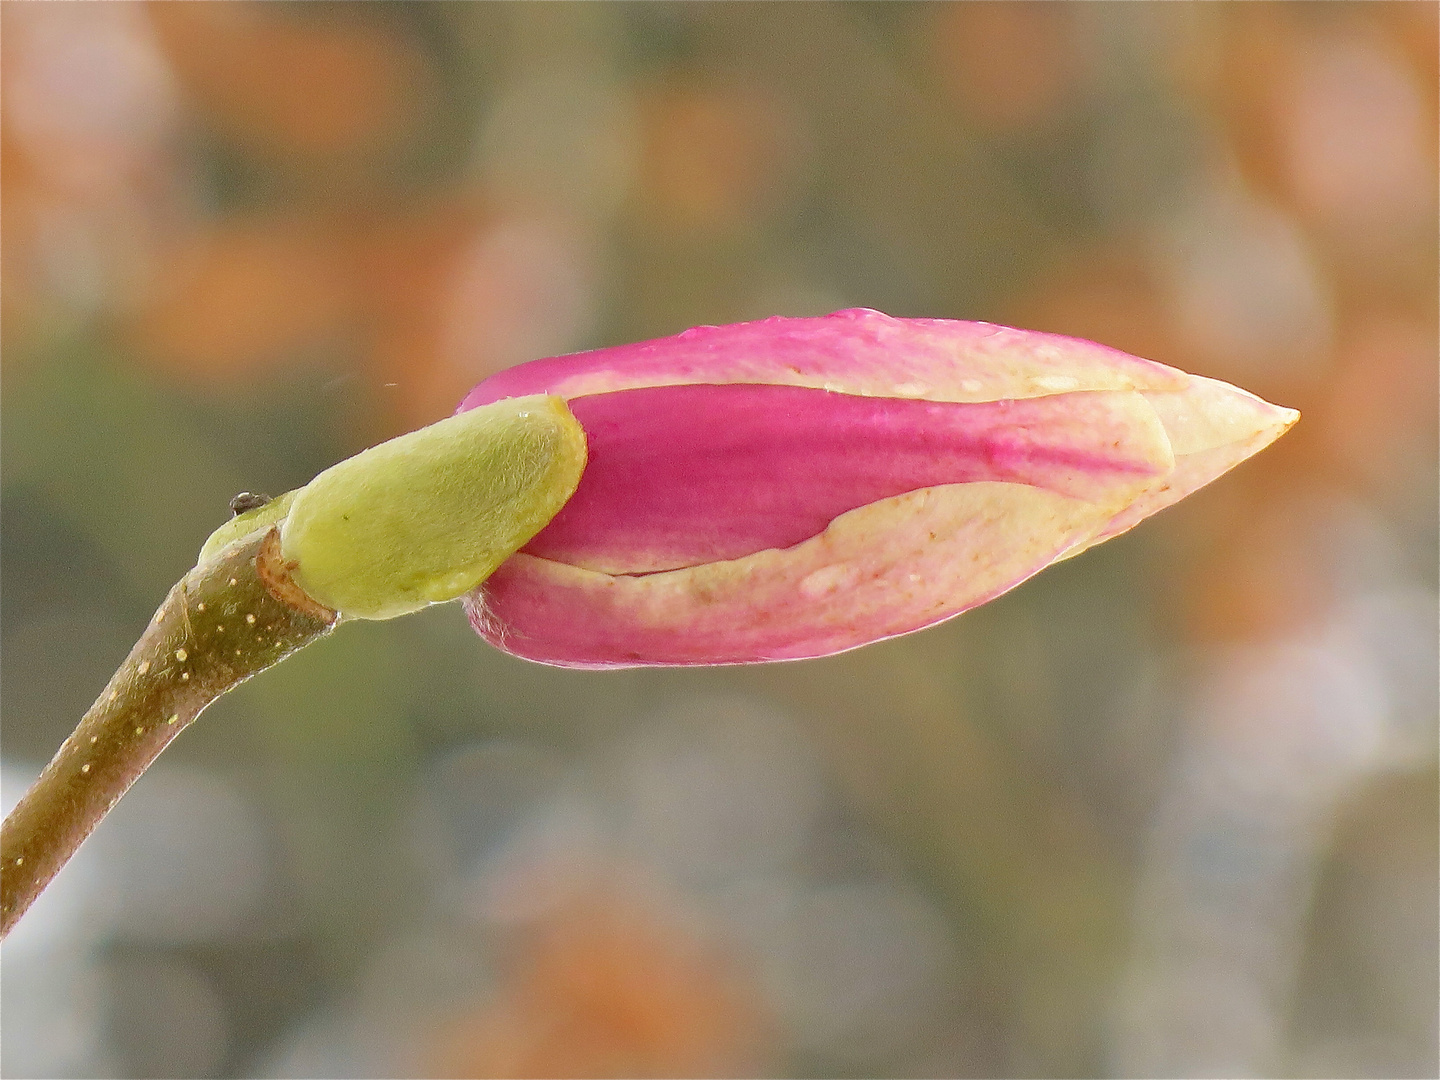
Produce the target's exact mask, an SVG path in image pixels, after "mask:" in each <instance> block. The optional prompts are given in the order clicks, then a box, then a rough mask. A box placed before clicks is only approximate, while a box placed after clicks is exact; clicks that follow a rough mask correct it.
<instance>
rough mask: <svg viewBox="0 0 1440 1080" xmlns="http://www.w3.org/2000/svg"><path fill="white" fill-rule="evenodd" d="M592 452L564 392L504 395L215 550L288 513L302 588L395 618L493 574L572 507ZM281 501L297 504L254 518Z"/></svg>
mask: <svg viewBox="0 0 1440 1080" xmlns="http://www.w3.org/2000/svg"><path fill="white" fill-rule="evenodd" d="M585 452H586V448H585V433H584V431H583V430H582V429H581V428H580V425H579V424H578V423H577V422H576V420H575V418H574V417H573V416H572V415H571V414H570V410H569V409H568V408H567V407H566V405H565V402H564V401H563V400H562V399H560V398H558V397H552V396H549V395H545V394H537V395H534V396H531V397H523V398H510V399H507V400H504V401H497V402H495V403H494V404H493V405H487V406H485V407H484V408H480V409H472V410H470V411H468V412H465V413H461V414H460V415H458V416H452V417H450V418H448V419H446V420H441V421H440V422H439V423H436V424H431V425H430V426H429V427H426V428H421V429H420V430H419V431H412V432H411V433H409V434H408V435H401V436H400V437H399V438H396V439H391V440H390V441H389V442H386V443H381V444H380V445H379V446H376V447H372V448H371V449H369V450H366V451H364V452H363V453H360V454H357V455H355V456H354V457H352V458H349V459H347V460H345V461H342V462H340V463H339V464H338V465H335V466H333V467H331V468H329V469H326V470H325V471H324V472H322V473H321V474H320V475H319V476H317V477H315V479H314V480H312V481H310V483H309V484H307V485H305V487H303V488H301V489H300V490H299V491H297V492H294V493H292V494H293V497H287V496H282V497H281V499H276V500H275V501H274V502H272V503H269V504H267V505H266V506H262V507H260V508H258V509H256V510H253V511H251V512H250V513H249V514H243V515H240V517H237V518H236V519H235V521H233V522H230V523H229V525H227V526H225V527H223V528H222V529H221V530H218V531H217V532H216V534H215V536H212V537H211V540H210V541H209V542H207V544H206V549H207V550H210V549H211V545H212V544H215V543H216V541H217V538H218V537H220V533H221V532H224V531H225V529H232V528H233V527H235V526H236V525H237V524H238V523H239V522H240V521H241V520H242V519H245V518H251V519H252V520H251V521H250V522H249V523H248V524H247V525H245V526H241V527H240V529H239V532H238V533H235V534H234V535H231V534H229V533H227V537H228V539H220V540H219V543H220V544H221V545H223V544H224V543H227V542H229V541H230V540H233V539H236V538H237V537H238V536H239V535H244V534H245V533H248V532H251V531H253V530H254V529H255V528H258V527H260V526H261V525H262V524H267V523H269V522H271V521H275V520H277V519H279V518H282V517H283V522H282V523H281V526H280V545H281V548H280V549H281V554H282V555H283V556H284V558H285V559H286V561H287V562H290V563H293V564H294V567H293V570H292V574H293V577H294V579H295V581H296V582H297V583H298V584H299V585H300V586H301V588H303V589H304V590H305V591H306V592H307V593H309V594H310V595H311V596H312V597H314V598H315V599H316V600H318V601H319V602H320V603H322V604H324V605H326V606H327V607H330V608H333V609H335V610H336V611H338V612H340V613H341V614H342V615H345V616H349V617H351V618H358V619H390V618H394V617H395V616H396V615H404V614H406V613H407V612H411V611H416V610H418V609H420V608H423V607H425V606H426V605H427V604H432V603H439V602H442V601H445V600H453V599H455V598H456V597H458V596H462V595H464V594H465V593H466V592H468V591H470V590H471V589H473V588H474V587H475V586H476V585H478V584H479V583H480V582H482V581H484V580H485V578H487V577H488V576H489V575H490V574H491V572H492V571H494V569H495V568H496V567H497V566H499V565H500V564H501V563H502V562H504V561H505V560H506V559H507V558H509V557H510V556H511V555H512V554H514V552H515V551H516V550H518V549H519V548H520V546H521V545H522V544H524V543H525V542H526V541H527V540H529V539H530V538H531V537H532V536H534V535H535V533H537V532H539V531H540V529H542V528H544V527H545V525H546V523H547V522H549V520H550V519H551V518H552V517H554V516H555V513H556V512H557V511H558V510H559V509H560V508H561V507H562V506H564V505H565V502H566V500H567V499H569V498H570V496H571V495H572V494H573V493H574V491H575V486H576V484H578V483H579V482H580V474H581V473H582V472H583V471H584V469H585ZM282 499H288V501H289V513H288V514H286V513H285V508H284V507H282V508H280V509H279V510H277V511H274V512H272V513H271V516H270V517H269V518H267V519H266V521H265V522H258V521H256V520H254V519H255V518H258V516H260V515H264V514H266V513H267V512H270V511H271V507H274V506H276V504H278V503H280V502H281V500H282ZM203 554H204V552H202V556H203Z"/></svg>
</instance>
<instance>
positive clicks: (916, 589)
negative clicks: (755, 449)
mask: <svg viewBox="0 0 1440 1080" xmlns="http://www.w3.org/2000/svg"><path fill="white" fill-rule="evenodd" d="M1138 486H1139V485H1136V486H1131V487H1128V488H1123V489H1121V488H1117V489H1116V490H1115V491H1114V492H1113V494H1112V497H1111V498H1110V499H1108V500H1106V501H1105V502H1103V503H1094V502H1088V501H1085V500H1081V499H1076V498H1071V497H1069V496H1065V495H1061V494H1058V493H1056V492H1052V491H1045V490H1043V489H1040V488H1035V487H1030V486H1027V485H1023V484H1007V483H998V482H979V483H970V484H953V485H945V486H942V487H933V488H926V489H922V490H920V491H913V492H909V493H907V494H904V495H898V496H895V497H893V498H889V499H884V500H881V501H879V502H876V503H872V504H870V505H868V506H864V507H861V508H859V509H857V510H852V511H850V512H849V513H846V514H842V515H841V516H840V517H838V518H836V519H835V521H834V522H833V523H832V524H831V525H830V527H829V528H828V529H826V530H825V531H824V532H823V533H822V534H820V535H819V536H816V537H813V538H811V539H810V540H806V541H804V542H803V543H800V544H797V545H795V546H794V547H790V548H785V549H783V550H776V549H771V550H767V551H761V552H758V553H756V554H754V555H750V556H747V557H745V558H741V559H734V560H730V561H727V562H717V563H709V564H706V565H703V566H697V567H690V568H687V569H683V570H672V571H667V572H663V573H656V574H647V575H641V576H612V575H608V574H602V573H596V572H594V571H589V570H581V569H579V568H577V567H573V566H567V565H564V564H561V563H555V562H551V561H549V560H545V559H537V558H534V557H531V556H526V555H516V556H514V557H512V558H511V559H510V560H508V561H507V562H506V563H505V564H504V565H503V566H502V567H501V568H500V569H499V570H498V571H496V573H495V574H494V575H493V576H492V577H491V578H490V579H489V580H488V581H487V582H486V583H485V585H484V586H483V587H482V588H481V589H479V590H477V591H476V592H474V593H471V594H470V595H469V596H467V598H466V606H467V609H468V611H469V613H470V616H471V622H472V623H473V624H474V626H475V628H476V629H477V630H478V631H479V632H480V633H481V635H482V636H484V637H485V638H486V639H487V640H489V641H490V642H491V643H492V644H494V645H496V646H498V647H499V648H502V649H505V650H506V651H509V652H512V653H514V654H516V655H518V656H523V657H527V658H529V659H532V660H537V661H540V662H542V663H549V664H557V665H561V666H567V667H602V668H603V667H630V666H636V665H647V664H736V663H754V662H759V661H765V660H786V659H798V658H801V657H810V656H823V655H827V654H830V653H835V652H841V651H843V650H846V649H853V648H855V647H857V646H859V645H864V644H866V643H867V642H871V641H878V640H881V639H883V638H888V637H894V636H896V635H899V634H905V633H909V632H910V631H913V630H918V629H921V628H922V627H926V626H930V625H932V624H934V623H937V622H940V621H942V620H944V619H948V618H950V617H951V616H952V615H956V614H958V613H959V612H961V611H964V610H966V609H967V608H971V607H974V606H976V605H977V604H982V603H984V602H985V601H987V600H990V599H992V598H994V597H996V596H999V595H1000V594H1001V593H1003V592H1005V591H1006V590H1008V589H1010V588H1013V587H1014V586H1015V585H1017V584H1019V583H1020V582H1022V581H1024V580H1025V579H1026V578H1028V577H1030V576H1031V575H1032V574H1034V573H1036V572H1038V571H1039V570H1042V569H1043V568H1044V567H1046V566H1047V565H1049V564H1050V563H1051V562H1052V561H1053V560H1054V559H1055V558H1056V556H1057V555H1059V554H1060V553H1061V552H1064V551H1066V550H1067V549H1069V548H1071V547H1072V546H1074V545H1076V544H1079V543H1083V542H1084V541H1085V540H1087V539H1088V538H1089V537H1090V536H1092V535H1093V534H1094V532H1095V530H1096V529H1098V528H1101V527H1103V526H1104V524H1105V523H1106V522H1108V521H1109V520H1111V519H1112V518H1113V517H1114V516H1115V514H1116V513H1117V512H1118V511H1119V510H1120V509H1121V507H1123V506H1124V505H1125V504H1126V503H1128V502H1129V501H1130V499H1131V498H1132V497H1133V496H1134V494H1135V493H1136V491H1137V490H1138Z"/></svg>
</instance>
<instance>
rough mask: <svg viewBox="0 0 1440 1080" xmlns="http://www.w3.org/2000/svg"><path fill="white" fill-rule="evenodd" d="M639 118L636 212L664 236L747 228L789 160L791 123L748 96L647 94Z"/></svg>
mask: <svg viewBox="0 0 1440 1080" xmlns="http://www.w3.org/2000/svg"><path fill="white" fill-rule="evenodd" d="M640 115H641V122H642V127H643V131H644V149H643V152H642V155H641V162H640V171H639V172H640V175H639V192H638V197H639V208H640V212H641V213H642V214H644V215H645V216H647V217H650V218H652V219H654V220H656V221H657V222H658V223H659V224H660V225H661V226H663V227H666V228H670V229H676V230H680V231H695V232H722V231H726V230H731V229H735V228H738V227H741V226H743V225H745V224H747V223H749V222H751V221H753V220H754V219H755V218H756V217H758V216H759V215H760V214H761V213H763V212H764V211H765V210H766V209H768V207H769V206H770V205H771V204H772V203H773V201H774V200H775V198H776V197H777V196H778V194H779V191H780V189H781V187H782V182H783V180H784V179H785V177H786V175H787V173H788V172H789V166H790V165H791V164H792V163H793V161H794V158H795V150H796V146H797V139H798V133H797V131H796V125H795V123H794V121H793V119H792V118H791V117H790V116H789V115H787V112H786V109H785V107H784V105H783V103H782V102H780V101H778V100H777V99H775V98H774V97H772V96H770V95H767V94H765V93H762V92H761V91H759V90H757V89H755V88H745V87H738V86H726V87H674V86H669V87H652V88H650V90H649V91H648V92H646V93H645V94H644V95H643V97H642V99H641V103H640Z"/></svg>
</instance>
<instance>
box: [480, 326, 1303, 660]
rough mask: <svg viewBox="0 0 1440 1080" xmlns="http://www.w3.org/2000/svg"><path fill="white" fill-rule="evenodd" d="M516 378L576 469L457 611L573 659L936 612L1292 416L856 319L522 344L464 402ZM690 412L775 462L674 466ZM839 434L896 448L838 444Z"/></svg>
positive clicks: (811, 638)
mask: <svg viewBox="0 0 1440 1080" xmlns="http://www.w3.org/2000/svg"><path fill="white" fill-rule="evenodd" d="M533 393H552V394H557V395H560V396H562V397H565V398H567V399H568V400H569V403H570V405H571V408H572V409H573V410H574V411H575V414H576V416H577V417H578V418H579V420H580V422H581V424H582V426H584V427H585V428H586V431H587V434H588V436H589V438H590V442H591V463H590V465H589V466H588V467H587V471H586V474H585V476H584V477H583V478H582V480H581V484H580V488H579V489H578V490H577V492H576V495H575V497H574V498H573V499H572V500H571V504H570V505H567V507H566V508H565V509H564V510H562V511H561V513H560V514H559V515H558V516H557V517H556V519H555V520H554V521H553V522H552V523H551V525H550V526H549V527H548V528H547V529H546V530H544V531H542V532H541V533H540V534H539V535H538V536H537V537H535V538H534V540H532V542H531V543H530V544H529V545H527V547H526V548H525V549H523V550H522V551H521V552H520V553H518V554H516V555H514V556H512V557H511V558H510V559H509V560H508V561H507V562H506V563H505V564H504V565H502V566H501V567H500V569H499V570H498V571H496V573H495V574H494V575H493V576H492V577H491V578H490V579H489V580H488V581H487V582H486V583H485V584H484V585H483V586H481V587H480V588H479V589H477V590H475V591H474V592H472V593H471V594H469V596H467V598H466V601H465V603H466V608H467V611H468V613H469V616H470V619H471V622H472V624H473V625H474V626H475V629H476V630H477V631H478V632H479V633H480V634H481V635H482V636H483V637H485V638H486V639H487V640H489V641H490V642H491V643H492V644H494V645H496V646H498V647H500V648H502V649H504V650H506V651H509V652H512V653H514V654H517V655H520V656H524V657H527V658H529V659H532V660H537V661H540V662H543V663H549V664H557V665H561V666H570V667H587V668H607V667H626V666H635V665H649V664H671V665H686V664H720V663H750V662H760V661H767V660H783V659H799V658H803V657H812V656H821V655H826V654H830V653H834V652H839V651H843V650H845V649H849V648H854V647H857V646H859V645H863V644H866V643H868V642H872V641H877V640H880V639H883V638H887V637H892V636H896V635H898V634H904V633H908V632H910V631H913V630H918V629H921V628H923V627H926V626H930V625H933V624H934V623H937V622H940V621H943V620H945V619H948V618H950V617H951V616H953V615H956V614H959V613H960V612H962V611H964V610H966V609H968V608H971V607H974V606H976V605H978V604H981V603H984V602H985V601H987V600H989V599H992V598H993V597H995V596H998V595H1000V594H1001V593H1003V592H1005V591H1006V590H1008V589H1010V588H1012V587H1014V586H1015V585H1017V584H1019V583H1020V582H1021V581H1024V580H1025V579H1026V578H1028V577H1030V576H1031V575H1032V574H1034V573H1036V572H1038V571H1039V570H1041V569H1043V568H1044V567H1045V566H1048V565H1049V564H1050V563H1052V562H1054V561H1056V560H1057V559H1061V558H1066V557H1068V556H1070V555H1073V554H1076V553H1078V552H1079V551H1082V550H1084V549H1085V548H1087V547H1089V546H1091V545H1093V544H1095V543H1098V542H1100V541H1102V540H1105V539H1108V538H1110V537H1112V536H1115V535H1118V534H1119V533H1121V532H1123V531H1125V530H1126V529H1128V528H1130V527H1132V526H1133V525H1135V524H1136V523H1138V522H1139V521H1140V520H1142V519H1143V518H1145V517H1147V516H1149V515H1150V514H1152V513H1154V512H1156V511H1157V510H1160V509H1162V508H1164V507H1165V506H1168V505H1170V504H1171V503H1173V502H1176V501H1177V500H1179V499H1181V498H1183V497H1184V496H1185V495H1187V494H1189V493H1190V492H1192V491H1194V490H1196V489H1197V488H1199V487H1201V486H1202V485H1204V484H1206V483H1209V482H1210V481H1211V480H1213V479H1215V478H1216V477H1217V476H1219V475H1220V474H1222V473H1223V472H1225V471H1226V470H1228V469H1229V468H1231V467H1233V466H1234V465H1236V464H1238V463H1239V462H1240V461H1243V460H1244V459H1245V458H1247V457H1249V456H1250V455H1252V454H1254V453H1255V452H1257V451H1258V450H1260V449H1262V448H1263V447H1265V446H1266V445H1268V444H1269V443H1270V442H1272V441H1274V439H1275V438H1277V437H1278V436H1279V435H1280V434H1281V433H1283V432H1284V431H1285V430H1286V429H1287V428H1288V427H1289V426H1290V425H1291V424H1293V423H1294V422H1295V420H1296V418H1297V414H1296V413H1295V412H1294V411H1293V410H1290V409H1284V408H1280V407H1278V406H1274V405H1270V404H1268V403H1267V402H1264V401H1262V400H1261V399H1259V398H1257V397H1255V396H1254V395H1251V394H1249V393H1247V392H1245V391H1243V390H1239V389H1237V388H1236V387H1233V386H1230V385H1228V384H1225V383H1221V382H1218V381H1215V380H1212V379H1206V378H1203V377H1200V376H1193V375H1188V374H1186V373H1184V372H1182V371H1179V370H1176V369H1174V368H1171V367H1167V366H1166V365H1163V364H1159V363H1155V362H1153V361H1148V360H1142V359H1140V358H1138V357H1134V356H1130V355H1128V354H1126V353H1122V352H1119V351H1117V350H1115V349H1110V348H1107V347H1105V346H1103V345H1097V344H1095V343H1093V342H1088V341H1083V340H1080V339H1075V338H1067V337H1062V336H1059V335H1053V334H1044V333H1036V332H1030V331H1023V330H1015V329H1011V328H1008V327H1001V326H995V325H991V324H988V323H975V322H955V321H948V320H938V319H896V318H891V317H889V316H887V315H884V314H881V313H880V312H875V311H868V310H852V311H843V312H837V313H835V314H834V315H830V316H826V317H823V318H807V319H788V318H779V317H777V318H772V319H766V320H763V321H760V322H753V323H740V324H735V325H731V326H721V327H697V328H696V329H694V330H690V331H686V332H685V333H684V334H680V335H678V336H676V337H672V338H665V339H660V340H657V341H650V342H642V343H638V344H634V345H625V346H619V347H615V348H609V349H600V350H596V351H594V352H588V353H579V354H575V355H571V356H562V357H554V358H551V359H546V360H539V361H535V362H533V363H530V364H524V365H521V366H520V367H517V368H512V369H509V370H507V371H504V372H501V373H499V374H498V375H496V376H494V377H492V378H490V379H488V380H486V381H485V382H484V383H481V384H480V385H479V386H478V387H476V388H475V390H474V391H472V392H471V394H470V395H469V396H467V398H466V399H465V401H464V402H463V403H462V404H461V409H462V410H463V409H467V408H473V407H475V406H477V405H481V404H486V403H488V402H491V401H495V400H499V399H501V398H505V397H512V396H521V395H526V394H533ZM858 399H869V400H858ZM767 423H769V424H771V425H772V427H771V428H770V429H768V430H767V429H766V428H765V427H764V425H765V424H767ZM706 424H709V425H710V428H711V429H712V430H713V431H714V432H726V431H730V430H732V429H735V428H736V427H739V428H744V427H745V425H747V424H749V425H750V426H751V427H755V425H757V424H758V425H759V429H758V431H751V432H749V438H750V442H749V443H748V444H747V445H749V446H751V447H752V448H753V446H754V445H755V440H756V439H757V438H758V439H759V440H760V442H761V444H763V445H769V443H773V453H772V454H771V455H770V457H769V459H768V460H767V459H766V458H765V457H764V455H761V456H760V457H758V458H757V457H754V456H753V455H752V457H751V458H750V459H747V458H746V457H745V455H744V454H743V453H742V454H737V455H734V460H730V457H731V455H728V454H716V455H713V456H712V457H711V458H710V459H709V461H708V463H707V462H705V461H698V462H697V461H687V460H686V457H685V452H684V447H685V446H686V445H700V446H702V447H703V446H704V445H705V439H703V438H702V439H699V440H698V441H697V440H696V439H694V438H692V437H689V436H691V435H692V433H693V432H695V431H696V430H699V429H701V428H704V426H705V425H706ZM846 424H853V425H854V427H855V431H856V432H857V433H858V435H857V436H856V437H875V438H885V437H888V436H894V438H893V439H892V441H891V442H887V443H885V445H884V446H883V447H881V448H880V449H879V450H878V451H877V452H874V453H870V452H865V451H866V448H862V450H861V452H858V453H847V452H845V450H844V441H843V439H842V438H840V437H838V436H836V435H835V431H841V432H845V431H846V430H847V429H846V427H845V425H846ZM636 432H639V434H638V435H636V434H635V433H636ZM867 433H872V434H871V435H867ZM887 433H888V435H887ZM708 437H710V438H716V437H721V436H716V435H711V436H708ZM846 437H849V436H848V435H847V436H846ZM627 439H628V443H627ZM767 439H768V440H769V443H767V442H766V440H767ZM827 440H828V441H827ZM907 444H913V445H909V449H907ZM637 447H638V449H637ZM646 448H648V450H647V449H646ZM612 449H613V451H614V452H613V453H611V452H610V451H611V450H612ZM911 451H913V452H911ZM637 453H639V454H641V457H640V458H637V457H636V454H637ZM647 455H648V456H647ZM607 460H608V461H609V462H610V464H611V465H612V466H613V468H609V469H608V471H607ZM727 462H728V464H727ZM687 500H688V501H687ZM756 522H758V524H756ZM797 530H798V532H797Z"/></svg>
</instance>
